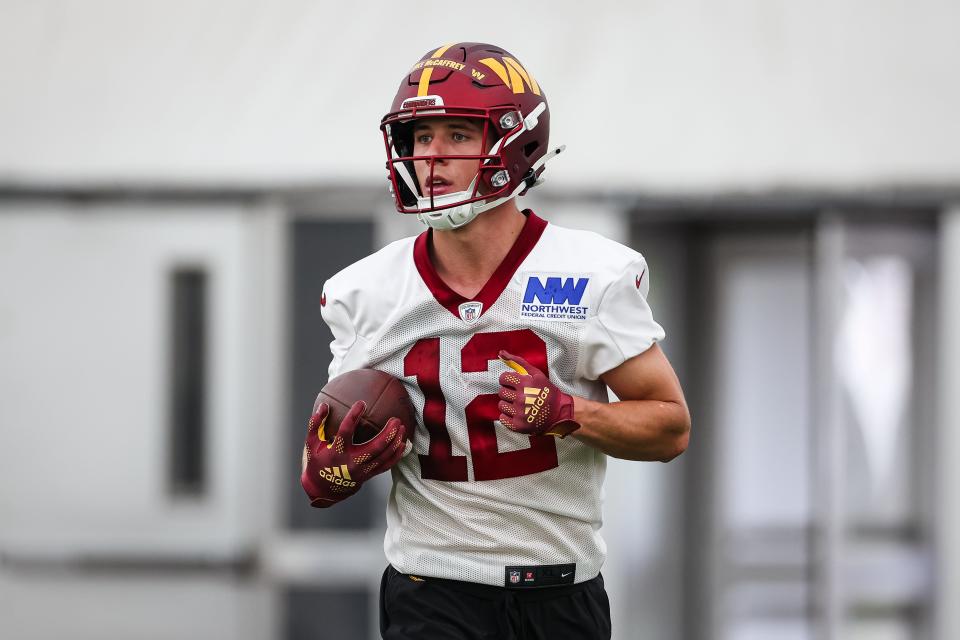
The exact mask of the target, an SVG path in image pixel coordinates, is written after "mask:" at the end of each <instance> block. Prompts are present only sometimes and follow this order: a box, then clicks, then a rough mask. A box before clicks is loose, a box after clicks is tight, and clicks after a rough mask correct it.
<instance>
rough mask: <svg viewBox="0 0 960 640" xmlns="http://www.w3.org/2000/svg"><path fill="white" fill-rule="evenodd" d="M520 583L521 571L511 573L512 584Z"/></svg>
mask: <svg viewBox="0 0 960 640" xmlns="http://www.w3.org/2000/svg"><path fill="white" fill-rule="evenodd" d="M518 582H520V572H519V571H511V572H510V584H517V583H518Z"/></svg>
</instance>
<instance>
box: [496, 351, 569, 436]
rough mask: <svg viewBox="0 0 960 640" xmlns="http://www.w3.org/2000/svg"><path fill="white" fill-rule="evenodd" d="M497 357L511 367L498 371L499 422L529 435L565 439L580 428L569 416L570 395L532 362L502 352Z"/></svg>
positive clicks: (512, 429)
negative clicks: (500, 372) (509, 369)
mask: <svg viewBox="0 0 960 640" xmlns="http://www.w3.org/2000/svg"><path fill="white" fill-rule="evenodd" d="M499 355H500V359H501V360H503V362H504V364H506V365H507V366H508V367H510V368H511V369H513V371H505V372H504V373H502V374H500V402H499V403H498V405H497V406H498V407H499V409H500V422H502V423H503V425H504V426H505V427H507V428H508V429H510V430H511V431H516V432H517V433H525V434H527V435H531V436H534V435H536V436H539V435H544V434H546V435H548V436H560V437H561V438H566V437H567V436H568V435H570V434H571V433H573V432H574V431H576V430H577V429H579V428H580V424H579V423H578V422H577V421H575V420H574V419H573V397H572V396H570V395H569V394H566V393H564V392H563V391H560V389H558V388H557V386H556V385H555V384H553V383H552V382H550V378H548V377H547V376H546V374H544V373H543V372H542V371H540V370H539V369H537V368H536V367H534V366H533V365H532V364H530V363H529V362H527V361H526V360H524V359H523V358H520V357H518V356H514V355H511V354H509V353H507V352H506V351H501V352H500V354H499Z"/></svg>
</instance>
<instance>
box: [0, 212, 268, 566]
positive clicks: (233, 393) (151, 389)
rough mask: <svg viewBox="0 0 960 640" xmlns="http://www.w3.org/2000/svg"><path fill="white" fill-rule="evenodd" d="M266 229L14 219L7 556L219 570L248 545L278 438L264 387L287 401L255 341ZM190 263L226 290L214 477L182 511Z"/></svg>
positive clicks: (83, 217)
mask: <svg viewBox="0 0 960 640" xmlns="http://www.w3.org/2000/svg"><path fill="white" fill-rule="evenodd" d="M168 209H169V210H168ZM253 219H254V215H253V214H250V213H245V212H244V211H243V210H242V209H241V208H240V207H238V206H230V205H210V206H190V205H183V204H182V203H181V204H179V205H176V208H174V207H173V206H170V207H167V208H165V207H164V206H162V205H137V204H117V205H89V206H82V207H69V208H68V207H65V206H60V205H49V206H47V205H37V204H34V205H29V206H27V205H24V206H22V207H17V206H16V205H8V206H5V207H4V210H2V211H0V290H2V291H3V296H2V301H0V393H2V402H0V437H2V443H3V446H2V447H0V521H2V522H3V528H2V531H0V551H2V552H4V553H7V554H14V555H26V556H30V557H32V556H41V557H44V558H50V557H51V556H66V557H70V556H71V555H72V554H95V555H107V556H110V555H117V554H120V555H123V554H139V555H142V554H145V553H155V554H173V555H176V554H178V553H182V552H186V553H190V554H192V556H196V555H197V554H200V555H201V556H204V557H207V556H212V557H215V558H216V557H218V556H221V555H223V556H229V555H230V554H232V553H233V552H234V551H236V550H237V548H238V546H239V545H240V544H241V542H242V541H243V540H244V538H245V537H249V534H250V532H251V531H252V529H253V527H254V526H256V524H255V522H256V519H255V518H252V517H251V516H250V514H249V511H250V510H251V509H256V508H257V505H262V500H263V496H262V495H261V494H260V493H258V490H257V485H258V484H263V479H262V478H259V479H258V472H259V471H262V468H263V467H258V466H256V465H251V464H250V458H251V455H250V449H251V448H252V449H257V448H258V447H259V446H260V444H259V443H260V440H261V438H262V436H260V435H258V434H262V433H263V430H264V425H263V424H261V423H259V422H258V419H259V416H258V414H257V409H258V407H260V406H261V404H262V403H263V402H264V400H263V399H262V398H258V397H256V395H254V394H253V393H251V391H252V390H256V389H258V388H259V389H263V394H264V395H267V394H269V393H271V392H272V389H270V390H269V391H268V389H269V387H265V386H264V385H258V383H257V379H256V378H257V375H258V371H259V366H258V365H259V361H258V360H257V359H256V358H257V354H260V353H261V350H259V349H258V347H257V343H256V341H255V340H252V339H251V338H252V336H251V334H252V333H253V332H255V331H256V330H257V329H258V327H259V326H260V325H259V324H258V321H259V318H258V315H257V313H256V303H257V300H258V296H259V295H260V294H261V292H260V290H259V287H260V286H262V283H261V282H260V281H259V280H258V279H256V278H255V277H251V276H254V275H255V272H256V270H257V266H258V265H259V264H260V263H259V262H258V260H257V256H256V255H253V251H252V248H253V247H255V241H254V237H255V232H256V226H255V225H254V224H252V223H251V220H253ZM184 265H185V266H197V267H201V268H203V269H205V270H206V271H207V273H208V279H209V282H208V296H209V297H208V307H207V309H208V311H207V348H208V350H209V355H208V364H207V376H206V377H207V385H206V390H207V396H206V399H205V404H206V423H207V438H206V449H207V450H206V460H207V463H206V464H207V471H208V473H207V491H206V493H205V495H203V496H202V497H200V498H185V499H175V498H174V497H172V496H171V495H170V494H169V492H168V488H167V469H166V461H167V454H168V452H167V446H168V437H169V426H168V419H167V416H168V415H169V407H168V403H169V388H168V382H169V380H168V376H169V375H170V373H169V365H170V363H169V351H170V339H171V338H170V334H171V331H170V317H171V313H170V309H169V301H170V282H169V278H170V270H171V269H172V268H174V267H177V266H184ZM254 335H256V334H254ZM266 518H267V516H266V515H264V516H262V517H261V518H260V520H261V521H262V520H264V519H266Z"/></svg>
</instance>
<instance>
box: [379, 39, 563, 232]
mask: <svg viewBox="0 0 960 640" xmlns="http://www.w3.org/2000/svg"><path fill="white" fill-rule="evenodd" d="M426 117H431V118H432V117H448V118H467V119H471V120H474V121H476V123H477V124H478V125H479V126H480V130H481V131H482V139H481V154H480V155H429V156H415V155H413V142H414V122H415V121H416V119H417V118H426ZM380 129H381V131H382V132H383V139H384V144H385V145H386V151H387V174H388V178H389V180H390V186H391V191H392V193H393V196H394V198H395V200H396V205H397V211H399V212H401V213H415V214H417V216H418V218H419V219H420V221H421V222H423V223H424V224H427V225H429V226H430V227H433V228H434V229H455V228H457V227H462V226H463V225H465V224H467V223H468V222H470V221H471V220H473V219H474V218H475V217H476V216H477V215H478V214H479V213H481V212H483V211H487V210H489V209H492V208H493V207H496V206H497V205H499V204H501V203H503V202H506V201H507V200H509V199H511V198H514V197H516V196H521V195H523V194H524V193H526V192H527V190H529V189H530V188H531V187H534V186H536V185H537V184H539V183H540V182H542V179H541V178H540V175H541V174H542V173H543V169H544V164H545V163H546V161H547V160H549V159H550V158H552V157H553V156H555V155H556V154H558V153H560V152H561V151H563V149H564V147H562V146H561V147H558V148H555V149H549V148H548V144H549V138H550V109H549V108H548V106H547V98H546V96H545V95H544V94H543V90H542V89H541V88H540V85H539V84H537V81H536V80H534V78H533V76H532V75H530V73H528V72H527V70H526V69H525V68H524V67H523V65H521V64H520V63H519V62H518V61H517V59H516V58H515V57H514V56H512V55H511V54H510V53H509V52H507V51H505V50H504V49H501V48H500V47H497V46H494V45H490V44H483V43H478V42H461V43H457V44H452V45H445V46H443V47H440V48H439V49H432V50H430V51H428V52H427V53H426V54H424V56H423V57H422V58H421V59H420V61H419V62H417V63H416V64H415V65H413V68H412V69H411V70H410V72H409V73H408V74H407V75H405V76H404V78H403V80H402V81H401V82H400V88H399V89H398V90H397V95H396V97H395V98H394V100H393V106H392V108H391V109H390V113H388V114H387V115H385V116H384V117H383V119H382V120H381V122H380ZM470 159H473V160H476V161H477V173H476V175H475V176H474V178H473V180H472V182H471V183H470V185H469V186H468V187H467V188H466V189H465V190H463V191H457V192H454V193H444V194H440V195H434V194H433V193H432V192H431V193H428V194H424V193H422V189H421V188H420V183H419V180H418V179H417V175H416V171H415V169H414V161H420V162H423V161H426V162H429V170H430V174H429V175H430V181H431V182H432V176H433V172H434V167H435V164H436V162H437V161H438V160H470Z"/></svg>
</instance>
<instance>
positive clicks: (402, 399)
mask: <svg viewBox="0 0 960 640" xmlns="http://www.w3.org/2000/svg"><path fill="white" fill-rule="evenodd" d="M358 400H363V401H364V402H366V403H367V409H366V411H364V412H363V415H362V416H361V417H360V424H358V425H357V430H356V432H354V434H353V442H354V444H362V443H364V442H366V441H368V440H370V439H371V438H373V437H374V436H375V435H377V434H378V433H380V431H381V430H382V429H383V426H384V425H385V424H386V423H387V420H389V419H390V418H400V421H401V422H403V424H405V425H406V426H407V437H412V436H413V430H414V428H415V427H416V421H417V419H416V414H415V413H414V410H413V404H412V403H411V402H410V396H408V395H407V390H406V388H404V386H403V383H402V382H400V380H398V379H397V378H394V377H393V376H392V375H390V374H389V373H384V372H383V371H379V370H377V369H355V370H353V371H347V372H346V373H342V374H340V375H339V376H337V377H336V378H333V379H332V380H330V381H329V382H327V384H326V385H324V387H323V389H321V390H320V393H319V394H318V395H317V399H316V401H314V403H313V412H314V413H316V411H317V408H318V407H319V406H320V403H321V402H326V403H327V405H329V407H330V414H329V415H328V416H327V422H326V427H325V429H324V433H325V434H326V436H327V440H332V439H333V437H334V436H335V435H336V434H337V430H338V429H339V428H340V422H341V421H342V420H343V418H344V416H346V415H347V412H348V411H349V410H350V407H352V406H353V403H355V402H356V401H358Z"/></svg>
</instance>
